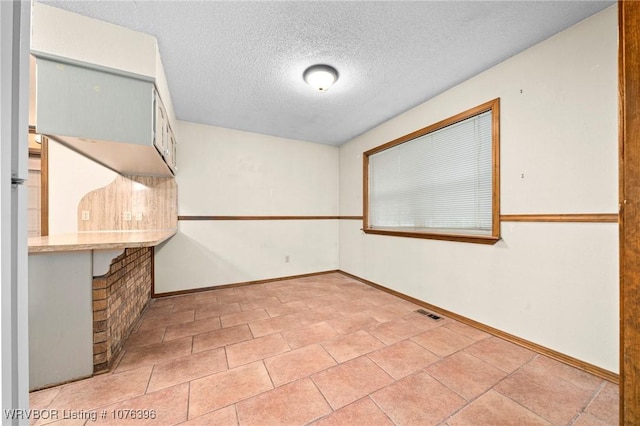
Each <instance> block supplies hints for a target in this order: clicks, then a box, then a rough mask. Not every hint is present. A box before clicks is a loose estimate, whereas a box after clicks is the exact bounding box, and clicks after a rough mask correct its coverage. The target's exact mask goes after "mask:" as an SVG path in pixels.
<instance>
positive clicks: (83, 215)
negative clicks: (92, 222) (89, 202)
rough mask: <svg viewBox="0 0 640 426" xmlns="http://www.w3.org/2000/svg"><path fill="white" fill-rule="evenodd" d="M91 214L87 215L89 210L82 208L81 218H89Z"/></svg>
mask: <svg viewBox="0 0 640 426" xmlns="http://www.w3.org/2000/svg"><path fill="white" fill-rule="evenodd" d="M90 218H91V216H89V210H82V220H89V219H90Z"/></svg>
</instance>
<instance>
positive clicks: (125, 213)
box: [124, 212, 131, 220]
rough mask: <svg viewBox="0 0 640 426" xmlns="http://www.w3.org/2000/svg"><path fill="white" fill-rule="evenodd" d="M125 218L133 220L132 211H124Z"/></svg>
mask: <svg viewBox="0 0 640 426" xmlns="http://www.w3.org/2000/svg"><path fill="white" fill-rule="evenodd" d="M124 220H131V212H124Z"/></svg>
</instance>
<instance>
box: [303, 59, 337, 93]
mask: <svg viewBox="0 0 640 426" xmlns="http://www.w3.org/2000/svg"><path fill="white" fill-rule="evenodd" d="M302 77H303V78H304V81H306V82H307V84H308V85H309V86H311V87H313V88H314V89H316V90H317V91H319V92H325V91H327V90H329V88H330V87H331V86H332V85H333V83H335V82H336V80H338V71H336V69H335V68H334V67H332V66H329V65H321V64H319V65H312V66H310V67H309V68H307V69H306V70H305V71H304V73H303V74H302Z"/></svg>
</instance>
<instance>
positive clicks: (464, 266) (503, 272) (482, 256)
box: [340, 6, 619, 372]
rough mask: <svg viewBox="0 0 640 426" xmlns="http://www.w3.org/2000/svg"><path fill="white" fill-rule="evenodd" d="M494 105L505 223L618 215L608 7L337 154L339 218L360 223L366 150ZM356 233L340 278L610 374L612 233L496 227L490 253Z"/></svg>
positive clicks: (346, 234) (613, 40) (587, 228)
mask: <svg viewBox="0 0 640 426" xmlns="http://www.w3.org/2000/svg"><path fill="white" fill-rule="evenodd" d="M496 97H500V98H501V184H502V187H501V213H502V214H534V213H549V214H553V213H616V212H617V202H618V200H617V196H618V192H617V191H618V190H617V188H618V186H617V178H618V177H617V176H618V175H617V173H618V171H617V156H618V135H617V9H616V7H615V6H613V7H611V8H609V9H607V10H605V11H603V12H601V13H599V14H597V15H595V16H593V17H591V18H589V19H587V20H585V21H583V22H581V23H579V24H577V25H576V26H574V27H572V28H570V29H568V30H566V31H564V32H562V33H560V34H557V35H556V36H554V37H552V38H550V39H548V40H546V41H544V42H542V43H540V44H538V45H536V46H534V47H532V48H530V49H528V50H526V51H525V52H523V53H521V54H519V55H517V56H514V57H513V58H511V59H509V60H507V61H505V62H503V63H501V64H499V65H497V66H495V67H494V68H492V69H490V70H488V71H486V72H484V73H482V74H480V75H478V76H476V77H474V78H472V79H470V80H468V81H466V82H464V83H462V84H460V85H458V86H456V87H454V88H452V89H450V90H448V91H446V92H445V93H443V94H441V95H440V96H438V97H436V98H434V99H432V100H430V101H428V102H426V103H424V104H422V105H420V106H418V107H416V108H414V109H412V110H411V111H408V112H406V113H404V114H401V115H400V116H398V117H395V118H394V119H392V120H390V121H388V122H386V123H384V124H382V125H381V126H379V127H377V128H375V129H373V130H371V131H369V132H367V133H366V134H364V135H362V136H360V137H358V138H356V139H354V140H353V141H351V142H349V143H348V144H346V145H343V146H342V147H341V149H340V214H341V215H360V214H361V213H362V152H363V151H366V150H368V149H370V148H373V147H375V146H378V145H380V144H383V143H385V142H388V141H390V140H393V139H395V138H397V137H399V136H402V135H404V134H406V133H409V132H411V131H414V130H416V129H419V128H422V127H425V126H427V125H429V124H432V123H434V122H437V121H439V120H442V119H444V118H447V117H449V116H451V115H454V114H456V113H459V112H461V111H464V110H466V109H469V108H471V107H474V106H476V105H479V104H481V103H483V102H486V101H488V100H490V99H493V98H496ZM523 176H524V177H523ZM360 227H361V223H360V222H359V221H342V222H341V224H340V269H342V270H344V271H346V272H350V273H352V274H355V275H358V276H360V277H363V278H366V279H368V280H371V281H373V282H376V283H379V284H381V285H383V286H386V287H389V288H392V289H394V290H397V291H399V292H401V293H405V294H407V295H410V296H413V297H416V298H418V299H421V300H424V301H426V302H428V303H431V304H434V305H437V306H440V307H442V308H444V309H448V310H450V311H452V312H455V313H457V314H460V315H463V316H466V317H468V318H471V319H474V320H476V321H479V322H481V323H484V324H487V325H489V326H492V327H495V328H497V329H500V330H503V331H505V332H508V333H511V334H514V335H516V336H519V337H521V338H524V339H527V340H530V341H532V342H535V343H538V344H541V345H543V346H546V347H548V348H551V349H554V350H557V351H559V352H562V353H564V354H567V355H570V356H573V357H575V358H578V359H580V360H583V361H586V362H589V363H592V364H594V365H597V366H600V367H602V368H605V369H608V370H610V371H613V372H617V371H618V334H619V333H618V317H619V311H618V303H619V302H618V301H619V291H618V227H617V224H607V223H588V224H578V223H515V222H514V223H509V222H503V224H502V229H501V232H502V240H501V241H500V242H499V243H498V244H496V245H495V246H481V245H475V244H468V243H458V242H446V241H432V240H418V239H411V238H399V237H389V236H377V235H365V234H363V233H362V232H361V231H360Z"/></svg>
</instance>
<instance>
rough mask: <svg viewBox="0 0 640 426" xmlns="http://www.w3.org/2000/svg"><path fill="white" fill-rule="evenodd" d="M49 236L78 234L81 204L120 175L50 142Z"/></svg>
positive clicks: (58, 144) (56, 143) (54, 142)
mask: <svg viewBox="0 0 640 426" xmlns="http://www.w3.org/2000/svg"><path fill="white" fill-rule="evenodd" d="M48 154H49V235H56V234H67V233H73V232H78V204H79V203H80V200H81V199H82V197H84V196H85V195H86V194H87V193H89V192H91V191H93V190H94V189H98V188H101V187H103V186H107V185H108V184H110V183H111V182H113V180H114V179H115V178H116V176H118V175H117V173H116V172H114V171H112V170H109V169H107V168H106V167H104V166H102V165H100V164H98V163H96V162H95V161H93V160H90V159H88V158H87V157H85V156H83V155H80V154H78V153H77V152H75V151H73V150H71V149H69V148H67V147H66V146H64V145H61V144H60V143H58V142H56V141H53V140H51V139H49V151H48Z"/></svg>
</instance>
